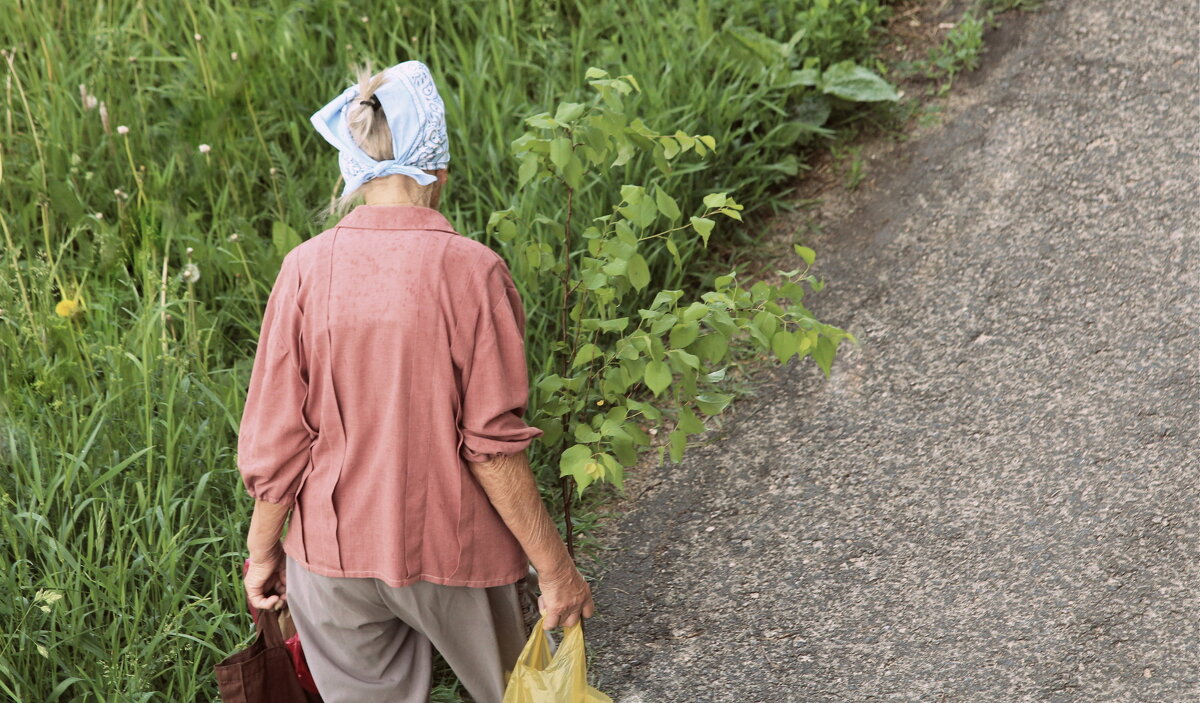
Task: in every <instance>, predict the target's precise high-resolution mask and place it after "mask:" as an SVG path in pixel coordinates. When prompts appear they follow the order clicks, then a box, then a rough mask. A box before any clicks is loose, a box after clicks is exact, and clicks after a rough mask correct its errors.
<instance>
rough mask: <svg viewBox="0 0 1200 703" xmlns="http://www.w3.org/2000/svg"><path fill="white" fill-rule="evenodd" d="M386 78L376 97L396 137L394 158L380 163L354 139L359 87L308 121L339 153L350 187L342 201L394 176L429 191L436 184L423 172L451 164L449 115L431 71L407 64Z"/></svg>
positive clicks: (388, 72) (408, 62)
mask: <svg viewBox="0 0 1200 703" xmlns="http://www.w3.org/2000/svg"><path fill="white" fill-rule="evenodd" d="M384 73H385V75H386V78H385V80H384V83H383V85H381V86H380V87H379V89H378V90H376V91H375V95H376V96H378V100H379V104H380V105H381V107H382V109H383V113H384V115H385V116H386V117H387V123H388V128H389V129H390V130H391V132H392V155H393V156H394V157H395V158H392V159H390V160H386V161H376V160H375V159H372V158H371V157H370V156H368V155H367V154H366V152H364V151H363V150H362V149H360V148H359V147H358V145H357V144H355V143H354V139H353V137H351V136H350V127H349V118H350V109H351V108H352V107H353V106H354V105H356V104H357V103H358V86H357V85H352V86H350V87H349V88H346V90H345V91H343V92H342V94H341V95H339V96H337V97H336V98H334V99H333V100H331V101H330V102H329V104H327V105H326V106H325V107H323V108H321V109H320V110H318V111H317V112H316V113H315V114H313V116H312V117H311V118H310V119H311V120H312V123H313V126H314V127H316V128H317V131H318V132H320V133H321V136H322V137H325V139H326V141H328V142H329V143H330V144H332V145H334V146H335V147H337V150H338V165H339V166H340V167H341V169H342V177H343V178H344V179H345V181H346V187H345V188H344V189H343V190H342V195H346V194H347V193H350V192H351V191H353V190H354V189H355V188H357V187H359V186H360V185H362V184H363V183H366V182H367V181H369V180H371V179H373V178H380V177H383V176H391V175H394V174H404V175H405V176H410V177H411V178H413V180H415V181H416V182H417V183H419V184H420V185H423V186H424V185H429V184H430V183H433V182H434V181H436V180H437V178H435V177H434V176H431V175H429V174H428V173H425V171H424V170H423V169H429V170H436V169H440V168H445V167H446V164H448V163H449V162H450V141H449V138H448V137H447V136H446V110H445V106H444V105H443V104H442V98H441V96H440V95H438V92H437V86H436V85H434V83H433V76H432V75H430V73H429V68H428V67H427V66H426V65H425V64H423V63H421V62H420V61H405V62H403V63H398V64H396V65H395V66H392V67H391V68H389V69H387V71H385V72H384ZM368 109H370V108H368Z"/></svg>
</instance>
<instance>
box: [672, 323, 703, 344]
mask: <svg viewBox="0 0 1200 703" xmlns="http://www.w3.org/2000/svg"><path fill="white" fill-rule="evenodd" d="M699 334H700V325H699V323H696V322H683V323H680V324H677V325H675V326H674V327H672V328H671V336H670V338H669V340H670V344H671V346H672V347H674V348H676V349H682V348H683V347H686V346H687V345H689V344H691V343H692V342H694V341H695V340H696V337H697V336H699Z"/></svg>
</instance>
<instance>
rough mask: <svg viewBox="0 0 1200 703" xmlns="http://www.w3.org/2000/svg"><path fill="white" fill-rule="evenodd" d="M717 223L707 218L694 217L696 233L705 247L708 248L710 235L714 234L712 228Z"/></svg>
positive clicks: (693, 224)
mask: <svg viewBox="0 0 1200 703" xmlns="http://www.w3.org/2000/svg"><path fill="white" fill-rule="evenodd" d="M716 224H717V223H716V222H714V221H713V220H710V219H708V218H707V217H693V218H692V227H694V228H696V233H697V234H699V235H700V238H701V239H702V240H704V246H706V247H707V246H708V235H709V234H711V233H712V228H713V227H714V226H715V225H716Z"/></svg>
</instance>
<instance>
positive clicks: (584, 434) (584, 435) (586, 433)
mask: <svg viewBox="0 0 1200 703" xmlns="http://www.w3.org/2000/svg"><path fill="white" fill-rule="evenodd" d="M600 436H601V435H600V433H599V432H597V431H596V430H594V429H592V428H591V427H590V426H588V425H587V424H585V423H582V422H581V423H579V424H578V425H575V441H576V442H598V441H600Z"/></svg>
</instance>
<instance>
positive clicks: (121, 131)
mask: <svg viewBox="0 0 1200 703" xmlns="http://www.w3.org/2000/svg"><path fill="white" fill-rule="evenodd" d="M117 134H129V128H128V127H126V126H125V125H123V124H119V125H117Z"/></svg>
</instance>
